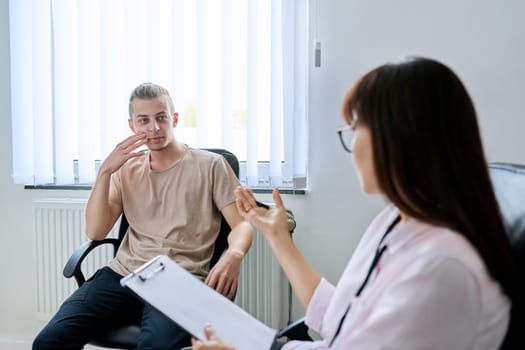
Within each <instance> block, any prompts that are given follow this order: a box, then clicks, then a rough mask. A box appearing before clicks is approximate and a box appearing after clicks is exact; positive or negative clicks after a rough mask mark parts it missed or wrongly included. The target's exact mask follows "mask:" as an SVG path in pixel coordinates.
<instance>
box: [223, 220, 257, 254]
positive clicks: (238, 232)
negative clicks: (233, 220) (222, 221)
mask: <svg viewBox="0 0 525 350" xmlns="http://www.w3.org/2000/svg"><path fill="white" fill-rule="evenodd" d="M252 241H253V228H252V225H250V224H249V223H248V222H246V221H242V222H240V223H239V224H237V225H236V226H235V227H234V228H233V229H232V231H231V232H230V234H229V235H228V251H229V252H231V253H234V254H239V255H240V257H241V258H243V257H244V256H245V255H246V253H247V252H248V250H249V249H250V247H251V245H252Z"/></svg>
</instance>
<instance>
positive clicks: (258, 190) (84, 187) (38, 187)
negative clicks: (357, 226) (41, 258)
mask: <svg viewBox="0 0 525 350" xmlns="http://www.w3.org/2000/svg"><path fill="white" fill-rule="evenodd" d="M91 188H92V186H91V185H88V184H85V185H80V184H78V185H24V189H25V190H82V191H91ZM251 190H252V191H253V193H272V189H271V188H260V187H257V188H251ZM279 192H280V193H281V194H292V195H304V194H306V190H305V189H292V188H280V189H279Z"/></svg>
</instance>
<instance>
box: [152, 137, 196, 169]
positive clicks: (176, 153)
mask: <svg viewBox="0 0 525 350" xmlns="http://www.w3.org/2000/svg"><path fill="white" fill-rule="evenodd" d="M186 150H187V147H186V145H184V144H183V143H181V142H178V141H173V142H172V143H170V144H169V145H168V146H166V147H165V148H163V149H161V150H158V151H150V167H151V170H155V171H163V170H166V169H169V168H171V167H172V166H173V165H175V163H177V162H178V161H179V160H180V159H181V158H182V157H184V154H185V153H186Z"/></svg>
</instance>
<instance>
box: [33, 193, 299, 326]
mask: <svg viewBox="0 0 525 350" xmlns="http://www.w3.org/2000/svg"><path fill="white" fill-rule="evenodd" d="M85 205H86V200H85V199H83V198H79V199H64V198H47V199H43V200H38V201H35V202H34V223H35V230H34V232H35V242H36V271H37V274H36V276H37V317H38V319H40V320H44V321H45V320H48V319H49V318H50V317H51V316H52V315H53V314H54V313H55V312H56V310H57V309H58V307H59V306H60V305H61V304H62V302H63V301H64V300H65V299H66V298H67V297H68V296H69V295H70V294H71V293H72V292H73V291H74V290H75V289H76V288H77V286H76V282H75V281H74V279H73V278H71V279H66V278H65V277H63V275H62V270H63V268H64V266H65V264H66V261H67V259H68V258H69V256H70V255H71V253H72V252H73V251H74V250H75V249H76V248H77V247H79V246H80V245H81V244H82V243H83V242H84V241H85V240H86V239H87V237H86V235H85V219H84V208H85ZM117 228H118V223H117V225H115V228H114V229H113V231H112V233H111V234H110V237H116V236H117ZM111 257H112V255H111V248H110V246H109V245H108V246H107V247H105V248H103V249H96V250H95V251H93V252H92V253H91V254H89V255H88V258H87V259H86V261H85V263H84V265H83V267H82V269H83V271H84V272H85V273H86V275H90V274H92V273H93V272H94V271H96V270H97V269H98V268H99V267H101V266H103V265H105V264H106V263H107V262H108V260H109V259H111ZM288 297H289V296H288V284H287V282H286V279H285V277H284V275H283V273H282V270H281V269H280V267H279V265H278V263H277V262H276V260H275V258H274V256H273V253H272V252H271V249H270V248H269V246H268V244H267V243H266V241H265V240H264V238H263V237H262V236H261V235H259V234H257V233H256V234H255V235H254V242H253V245H252V248H251V249H250V251H249V253H248V254H247V256H246V257H245V259H244V261H243V263H242V267H241V276H240V279H239V287H238V290H237V296H236V299H235V302H236V303H237V304H238V305H239V306H240V307H242V308H243V309H245V310H246V311H248V312H249V313H250V314H252V315H253V316H254V317H256V318H257V319H259V320H260V321H262V322H264V323H265V324H267V325H269V326H271V327H274V328H277V329H278V328H281V327H283V326H284V325H285V324H286V322H287V321H288V307H289V304H288V303H289V300H288V299H289V298H288Z"/></svg>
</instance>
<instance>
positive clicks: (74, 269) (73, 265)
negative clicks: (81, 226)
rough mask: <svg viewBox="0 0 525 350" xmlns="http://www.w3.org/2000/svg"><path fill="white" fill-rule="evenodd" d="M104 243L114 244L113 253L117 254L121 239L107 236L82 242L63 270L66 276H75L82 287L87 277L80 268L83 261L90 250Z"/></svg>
mask: <svg viewBox="0 0 525 350" xmlns="http://www.w3.org/2000/svg"><path fill="white" fill-rule="evenodd" d="M103 244H112V245H113V254H115V252H116V251H117V249H118V246H119V241H118V239H116V238H105V239H102V240H100V241H91V240H89V241H86V242H84V243H82V245H81V246H80V247H78V248H77V249H76V250H75V251H74V252H73V254H72V255H71V256H70V257H69V259H68V261H67V263H66V266H65V267H64V271H63V272H62V273H63V275H64V277H66V278H71V277H75V280H76V281H77V284H78V286H79V287H80V286H81V285H82V284H83V283H84V282H85V281H86V278H85V277H84V274H83V273H82V270H81V269H80V267H81V265H82V261H84V259H85V258H86V256H87V255H88V254H89V252H91V251H92V250H93V249H95V248H96V247H98V246H100V245H103Z"/></svg>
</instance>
